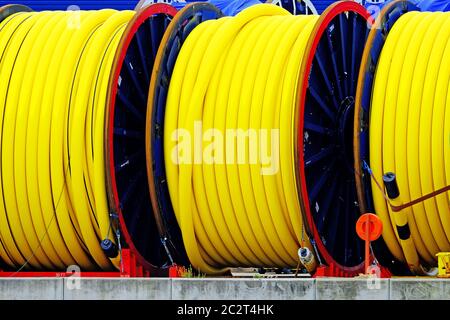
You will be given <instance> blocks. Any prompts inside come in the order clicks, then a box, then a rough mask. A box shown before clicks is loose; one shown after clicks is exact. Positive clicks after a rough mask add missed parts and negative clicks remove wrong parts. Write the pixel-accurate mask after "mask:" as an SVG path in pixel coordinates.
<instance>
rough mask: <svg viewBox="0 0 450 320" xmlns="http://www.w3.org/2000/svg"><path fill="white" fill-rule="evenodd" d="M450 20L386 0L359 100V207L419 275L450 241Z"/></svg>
mask: <svg viewBox="0 0 450 320" xmlns="http://www.w3.org/2000/svg"><path fill="white" fill-rule="evenodd" d="M448 21H449V16H448V14H447V13H442V12H436V13H431V12H423V13H420V12H419V11H418V9H417V8H416V7H415V6H414V5H413V4H412V3H410V2H408V1H393V2H391V3H389V4H388V5H387V6H385V7H384V9H383V10H382V12H381V14H380V18H379V21H378V26H379V28H378V29H373V30H372V31H371V32H370V34H369V38H368V41H367V45H366V48H365V52H364V56H363V62H362V67H361V74H360V83H359V86H358V95H357V103H356V116H355V133H354V134H355V142H356V148H355V159H356V160H355V169H356V177H357V186H358V195H359V202H360V205H361V208H362V209H366V210H374V211H375V212H376V213H377V214H378V215H379V216H380V218H381V219H382V221H383V224H384V229H383V239H384V242H385V243H386V246H387V247H388V248H389V251H390V253H391V254H392V255H393V256H394V257H395V259H396V260H397V261H401V262H403V263H405V265H406V266H407V267H408V268H409V269H410V271H412V272H413V273H415V274H421V275H423V274H430V273H432V272H433V271H435V270H433V269H430V267H434V266H435V265H436V260H437V258H436V256H435V255H436V254H437V253H439V252H442V251H444V252H445V251H448V250H449V249H450V248H449V244H450V243H449V239H450V237H449V228H450V224H449V220H448V216H449V215H448V210H449V204H448V203H449V202H448V193H446V192H445V191H446V190H447V189H448V187H447V189H446V186H448V185H449V184H450V183H449V179H448V170H447V165H448V161H447V160H446V159H448V157H447V154H448V151H449V148H448V136H449V133H448V127H449V126H448V123H449V121H448V117H447V114H448V112H446V109H448V104H449V103H448V92H447V91H448V77H449V74H450V72H449V68H448V66H449V61H448V57H449V54H448V47H449V46H448V43H449V30H450V29H449V27H448ZM393 181H396V187H395V188H394V191H395V192H392V190H393V189H392V186H390V185H386V186H387V189H386V190H387V191H388V194H385V190H384V185H383V182H385V183H388V184H390V183H392V182H393ZM388 196H389V197H391V199H389V198H388Z"/></svg>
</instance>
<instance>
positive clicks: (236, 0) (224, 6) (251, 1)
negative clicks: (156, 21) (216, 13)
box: [172, 0, 261, 16]
mask: <svg viewBox="0 0 450 320" xmlns="http://www.w3.org/2000/svg"><path fill="white" fill-rule="evenodd" d="M189 2H199V0H196V1H186V2H185V3H183V2H173V3H172V5H173V6H174V7H175V8H177V9H180V8H183V7H184V6H185V5H186V4H187V3H189ZM207 2H210V3H212V4H214V5H215V6H216V7H217V8H219V9H220V10H222V12H223V13H224V14H225V15H227V16H234V15H236V14H237V13H239V12H241V11H242V10H244V9H245V8H248V7H250V6H252V5H255V4H261V1H259V0H232V1H230V0H209V1H207Z"/></svg>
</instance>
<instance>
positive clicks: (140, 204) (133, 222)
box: [128, 193, 145, 236]
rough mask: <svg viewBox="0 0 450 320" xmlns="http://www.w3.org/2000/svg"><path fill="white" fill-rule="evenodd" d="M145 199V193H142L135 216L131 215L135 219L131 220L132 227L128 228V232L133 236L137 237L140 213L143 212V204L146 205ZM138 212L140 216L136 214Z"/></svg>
mask: <svg viewBox="0 0 450 320" xmlns="http://www.w3.org/2000/svg"><path fill="white" fill-rule="evenodd" d="M144 198H145V195H144V193H140V196H139V198H138V199H139V200H138V202H137V204H138V205H137V207H136V209H135V210H134V212H133V214H132V215H130V216H131V217H133V219H132V220H131V223H130V226H129V228H128V232H129V233H130V234H131V235H132V236H134V235H135V232H136V228H137V227H138V226H139V224H138V222H139V216H140V213H141V212H142V207H143V204H144ZM136 212H137V213H138V214H136Z"/></svg>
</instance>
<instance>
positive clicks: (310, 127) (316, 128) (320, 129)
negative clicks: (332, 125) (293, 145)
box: [304, 120, 331, 135]
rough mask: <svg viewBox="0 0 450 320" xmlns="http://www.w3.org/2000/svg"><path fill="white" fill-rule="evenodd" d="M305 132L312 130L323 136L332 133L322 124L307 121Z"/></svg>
mask: <svg viewBox="0 0 450 320" xmlns="http://www.w3.org/2000/svg"><path fill="white" fill-rule="evenodd" d="M304 126H305V130H311V131H313V132H315V133H318V134H321V135H330V134H331V131H330V130H329V129H328V128H327V127H324V126H322V125H320V124H317V123H314V122H312V121H307V120H305V124H304Z"/></svg>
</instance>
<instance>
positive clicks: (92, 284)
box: [64, 278, 172, 300]
mask: <svg viewBox="0 0 450 320" xmlns="http://www.w3.org/2000/svg"><path fill="white" fill-rule="evenodd" d="M171 296H172V294H171V280H170V279H137V278H114V279H101V278H82V279H80V278H67V279H64V299H65V300H152V299H156V300H170V299H171Z"/></svg>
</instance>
